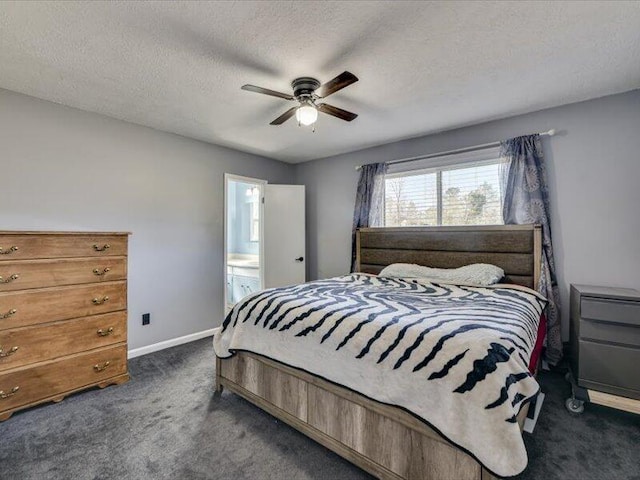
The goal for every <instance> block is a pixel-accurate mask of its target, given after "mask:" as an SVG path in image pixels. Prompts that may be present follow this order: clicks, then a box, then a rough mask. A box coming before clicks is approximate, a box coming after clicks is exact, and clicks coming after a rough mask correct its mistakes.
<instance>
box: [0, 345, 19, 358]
mask: <svg viewBox="0 0 640 480" xmlns="http://www.w3.org/2000/svg"><path fill="white" fill-rule="evenodd" d="M18 348H20V347H11V350H9V351H8V352H5V351H4V350H2V347H0V358H4V357H10V356H11V355H13V354H14V353H16V352H17V351H18Z"/></svg>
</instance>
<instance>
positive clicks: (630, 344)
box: [567, 285, 640, 413]
mask: <svg viewBox="0 0 640 480" xmlns="http://www.w3.org/2000/svg"><path fill="white" fill-rule="evenodd" d="M570 326H571V373H570V374H569V375H568V380H569V381H570V382H571V383H572V387H573V395H572V397H571V398H569V399H567V409H569V411H571V412H573V413H582V411H583V409H584V406H583V405H584V402H585V401H586V402H591V403H598V404H602V405H606V406H609V407H614V408H618V409H621V410H627V411H631V412H635V413H640V370H639V365H640V292H638V291H637V290H633V289H629V288H609V287H596V286H588V285H571V325H570Z"/></svg>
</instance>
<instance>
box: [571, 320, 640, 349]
mask: <svg viewBox="0 0 640 480" xmlns="http://www.w3.org/2000/svg"><path fill="white" fill-rule="evenodd" d="M580 338H581V339H583V340H589V339H590V340H599V341H601V342H613V343H622V344H625V345H632V346H635V347H640V327H634V326H631V325H621V324H617V323H610V322H595V321H593V320H585V319H583V318H581V319H580Z"/></svg>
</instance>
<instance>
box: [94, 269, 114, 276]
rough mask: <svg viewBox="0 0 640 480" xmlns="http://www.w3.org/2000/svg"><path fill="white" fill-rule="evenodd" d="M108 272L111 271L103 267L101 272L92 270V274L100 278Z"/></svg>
mask: <svg viewBox="0 0 640 480" xmlns="http://www.w3.org/2000/svg"><path fill="white" fill-rule="evenodd" d="M110 271H111V269H110V268H109V267H104V268H103V269H102V270H99V269H97V268H94V269H93V274H94V275H97V276H99V277H101V276H102V275H105V274H106V273H108V272H110Z"/></svg>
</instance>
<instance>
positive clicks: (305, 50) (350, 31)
mask: <svg viewBox="0 0 640 480" xmlns="http://www.w3.org/2000/svg"><path fill="white" fill-rule="evenodd" d="M639 58H640V2H637V1H633V2H612V1H603V2H593V1H592V2H555V1H554V2H542V1H535V2H486V1H482V2H480V1H478V2H454V1H442V2H399V1H394V2H391V1H390V2H355V1H347V2H311V1H298V2H293V1H291V2H289V1H287V2H249V1H229V2H186V3H182V2H157V3H156V2H122V3H120V2H55V3H54V2H52V3H50V2H45V3H43V2H15V3H13V2H2V3H0V87H2V88H6V89H9V90H13V91H16V92H21V93H25V94H28V95H32V96H35V97H39V98H43V99H46V100H51V101H54V102H59V103H62V104H65V105H70V106H72V107H77V108H81V109H84V110H89V111H94V112H99V113H103V114H106V115H109V116H112V117H116V118H120V119H123V120H127V121H130V122H134V123H138V124H141V125H147V126H150V127H153V128H157V129H159V130H165V131H168V132H174V133H178V134H181V135H185V136H187V137H192V138H197V139H200V140H204V141H207V142H211V143H216V144H220V145H225V146H229V147H232V148H237V149H239V150H244V151H248V152H252V153H257V154H260V155H264V156H268V157H273V158H278V159H281V160H285V161H289V162H300V161H305V160H309V159H313V158H320V157H325V156H329V155H333V154H337V153H342V152H347V151H352V150H357V149H360V148H364V147H368V146H372V145H377V144H381V143H386V142H390V141H394V140H399V139H403V138H408V137H414V136H417V135H421V134H426V133H431V132H435V131H441V130H444V129H449V128H454V127H458V126H463V125H469V124H472V123H477V122H480V121H485V120H490V119H495V118H500V117H506V116H509V115H513V114H518V113H524V112H528V111H533V110H538V109H541V108H546V107H551V106H555V105H561V104H565V103H570V102H575V101H579V100H585V99H588V98H593V97H598V96H603V95H607V94H611V93H617V92H622V91H626V90H631V89H634V88H638V87H640V61H639ZM344 70H349V71H351V72H353V73H354V74H356V75H357V76H358V77H359V78H360V81H359V82H358V83H356V84H354V85H352V86H350V87H348V88H346V89H344V90H343V91H341V92H339V93H337V94H335V95H334V96H332V97H331V98H330V102H327V103H331V104H334V105H336V106H339V107H342V108H345V109H348V110H352V111H354V112H356V113H358V114H359V115H360V116H359V117H358V118H357V119H356V120H354V121H353V122H352V123H346V122H342V121H341V120H338V119H335V118H333V117H329V116H326V115H322V114H321V115H320V119H319V121H318V123H317V129H316V132H315V133H312V132H311V131H310V130H309V129H306V128H299V127H298V126H297V124H296V122H295V121H294V120H290V121H288V122H287V123H286V124H284V125H283V126H280V127H274V126H270V125H269V122H270V121H271V120H272V119H274V118H275V117H277V116H278V115H280V114H281V113H282V112H284V111H285V110H286V109H287V108H289V107H290V104H289V103H288V102H286V101H284V100H280V99H277V98H272V97H267V96H262V95H257V94H255V93H250V92H245V91H242V90H240V86H241V85H243V84H245V83H252V84H255V85H260V86H264V87H267V88H271V89H274V90H280V91H283V92H288V91H290V90H289V88H290V87H289V83H290V82H291V80H292V79H293V78H295V77H298V76H314V77H316V78H318V79H319V80H321V81H326V80H329V79H330V78H332V77H333V76H335V75H337V74H338V73H340V72H342V71H344ZM328 100H329V99H328ZM0 108H1V105H0ZM559 127H562V126H561V125H560V126H559Z"/></svg>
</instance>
